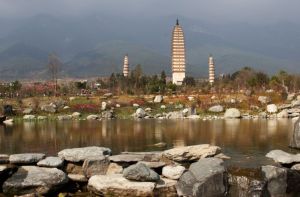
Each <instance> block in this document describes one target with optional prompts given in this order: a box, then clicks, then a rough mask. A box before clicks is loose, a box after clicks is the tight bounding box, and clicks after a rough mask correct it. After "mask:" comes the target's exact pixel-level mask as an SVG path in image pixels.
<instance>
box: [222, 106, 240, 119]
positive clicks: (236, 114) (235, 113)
mask: <svg viewBox="0 0 300 197" xmlns="http://www.w3.org/2000/svg"><path fill="white" fill-rule="evenodd" d="M240 117H241V112H240V110H238V109H236V108H229V109H227V110H226V112H225V114H224V118H240Z"/></svg>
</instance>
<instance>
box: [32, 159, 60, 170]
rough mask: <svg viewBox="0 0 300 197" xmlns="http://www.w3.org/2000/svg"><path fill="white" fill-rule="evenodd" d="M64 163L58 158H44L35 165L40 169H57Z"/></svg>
mask: <svg viewBox="0 0 300 197" xmlns="http://www.w3.org/2000/svg"><path fill="white" fill-rule="evenodd" d="M63 163H64V161H63V160H62V159H61V158H59V157H46V158H45V159H43V160H41V161H39V162H38V163H37V165H38V166H40V167H50V168H59V167H62V165H63Z"/></svg>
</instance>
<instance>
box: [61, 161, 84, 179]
mask: <svg viewBox="0 0 300 197" xmlns="http://www.w3.org/2000/svg"><path fill="white" fill-rule="evenodd" d="M64 171H65V172H66V173H67V174H73V175H81V176H84V177H86V176H85V175H84V172H83V168H82V162H78V163H72V162H67V163H66V165H65V166H64ZM73 177H74V178H80V177H79V176H76V177H75V176H73ZM72 180H75V179H72ZM75 181H76V180H75Z"/></svg>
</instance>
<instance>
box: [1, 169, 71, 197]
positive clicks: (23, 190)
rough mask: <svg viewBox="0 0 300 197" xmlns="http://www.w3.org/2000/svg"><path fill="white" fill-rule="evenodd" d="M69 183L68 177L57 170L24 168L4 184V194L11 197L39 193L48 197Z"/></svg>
mask: <svg viewBox="0 0 300 197" xmlns="http://www.w3.org/2000/svg"><path fill="white" fill-rule="evenodd" d="M67 182H68V178H67V175H66V174H65V173H64V172H63V171H61V170H58V169H56V168H41V167H36V166H23V167H20V168H19V169H18V171H17V172H16V173H15V174H13V175H12V176H11V177H10V178H9V179H7V180H6V181H5V182H4V184H3V192H4V193H5V194H9V195H22V194H28V193H37V194H39V195H46V194H49V193H51V192H54V191H56V190H57V189H59V188H61V187H62V186H63V185H65V184H66V183H67Z"/></svg>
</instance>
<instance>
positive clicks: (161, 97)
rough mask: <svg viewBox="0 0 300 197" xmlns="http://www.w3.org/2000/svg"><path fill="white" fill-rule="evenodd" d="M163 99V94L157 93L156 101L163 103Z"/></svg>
mask: <svg viewBox="0 0 300 197" xmlns="http://www.w3.org/2000/svg"><path fill="white" fill-rule="evenodd" d="M162 101H163V96H162V95H157V96H155V98H154V101H153V102H154V103H161V102H162Z"/></svg>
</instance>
